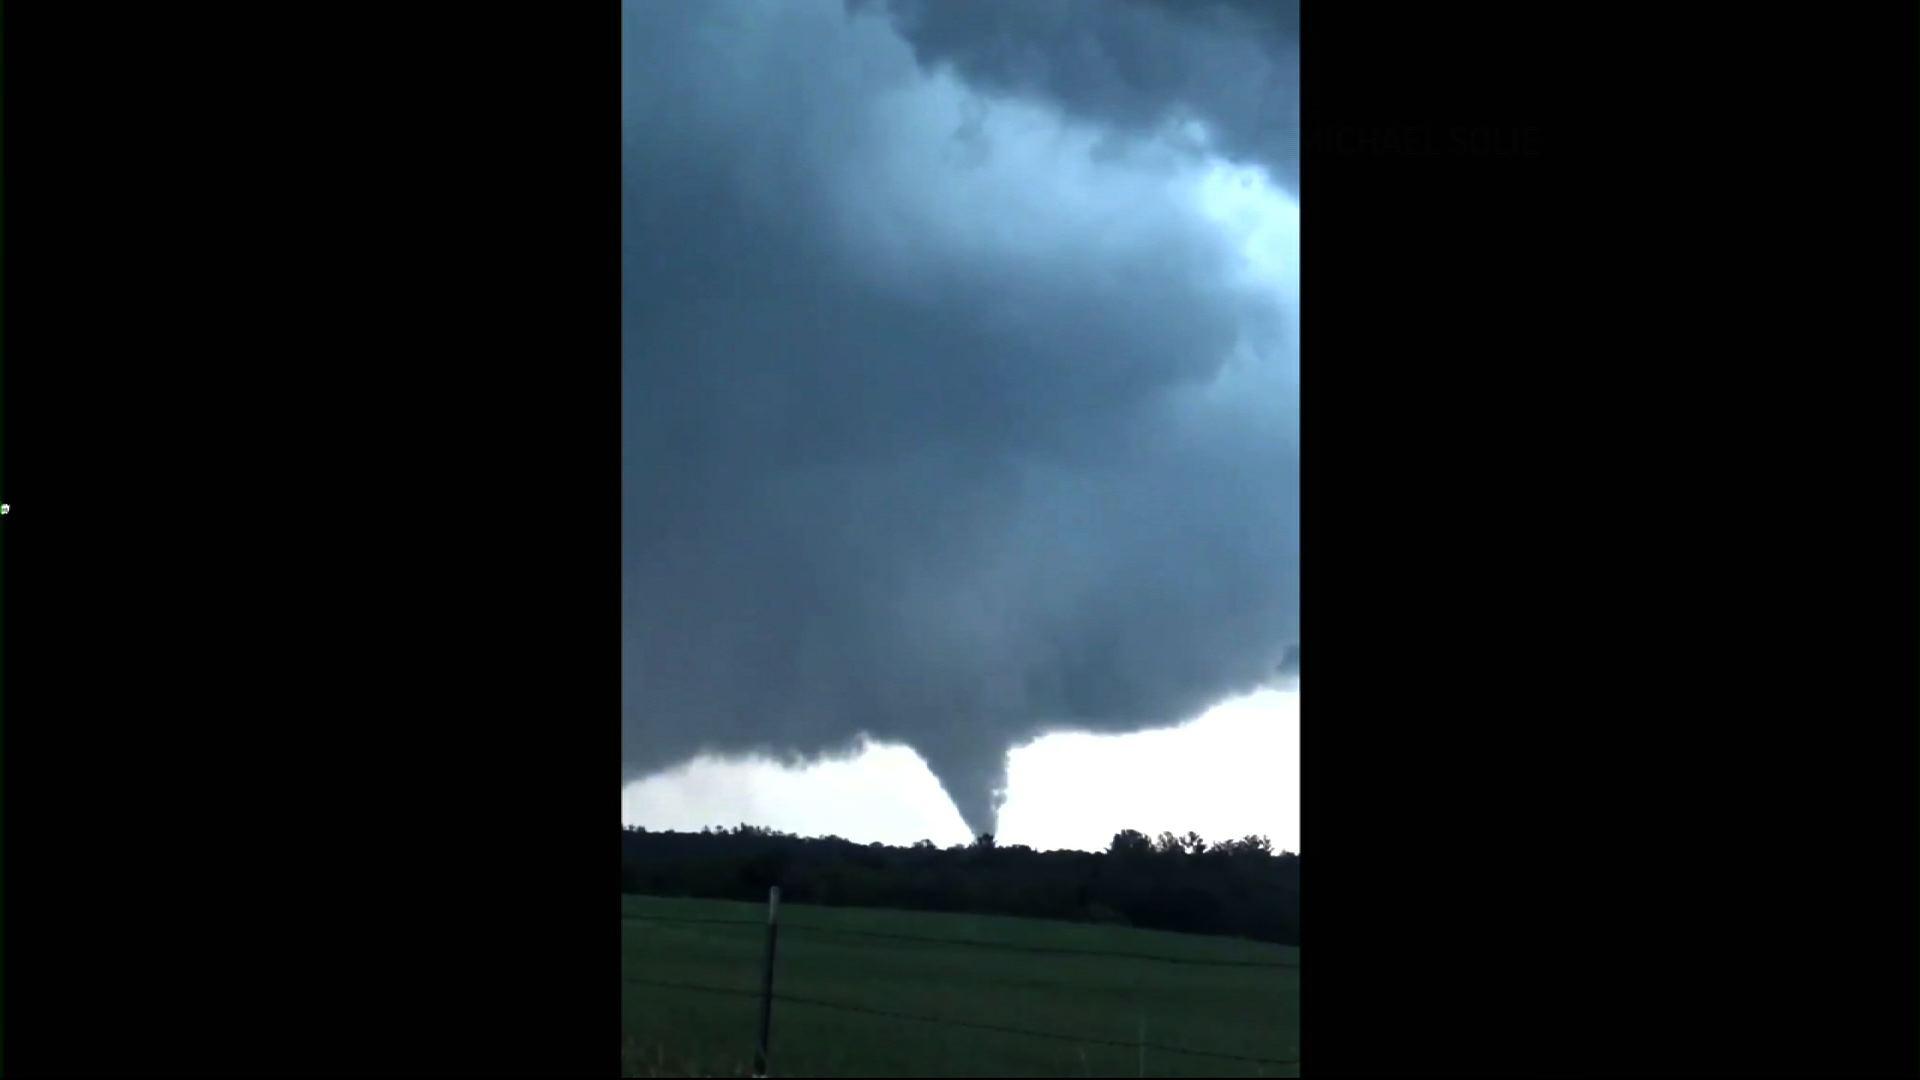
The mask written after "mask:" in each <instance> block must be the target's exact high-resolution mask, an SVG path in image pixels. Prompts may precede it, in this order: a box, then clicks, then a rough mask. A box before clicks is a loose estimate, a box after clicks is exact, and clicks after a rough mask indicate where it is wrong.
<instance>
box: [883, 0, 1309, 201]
mask: <svg viewBox="0 0 1920 1080" xmlns="http://www.w3.org/2000/svg"><path fill="white" fill-rule="evenodd" d="M848 6H849V8H850V9H852V10H867V9H871V8H877V7H884V8H885V10H887V11H888V12H889V13H890V14H891V15H892V16H893V19H894V22H895V25H896V26H898V27H899V29H900V31H901V33H902V34H904V35H905V36H906V37H907V39H908V40H909V41H910V42H912V44H913V48H914V52H915V54H916V55H917V56H918V57H919V58H920V60H921V61H922V62H923V63H925V64H942V63H945V64H951V65H953V66H954V67H955V68H956V69H957V70H958V71H959V72H960V73H961V74H962V75H963V76H964V77H966V78H967V79H968V80H970V81H972V82H975V83H978V84H979V85H981V86H983V87H990V88H993V89H996V90H1000V91H1004V92H1008V93H1013V94H1022V95H1032V96H1040V97H1046V98H1049V99H1052V100H1054V101H1057V102H1059V103H1060V104H1061V105H1063V106H1064V107H1066V108H1067V109H1070V110H1072V111H1074V112H1075V113H1077V114H1080V115H1082V116H1085V117H1088V118H1091V119H1095V120H1098V121H1101V122H1103V123H1108V124H1112V125H1116V126H1118V127H1121V128H1123V129H1126V130H1129V131H1146V130H1151V129H1153V128H1156V127H1159V126H1161V125H1165V124H1167V123H1169V122H1174V121H1178V120H1179V119H1181V118H1184V117H1189V116H1191V117H1194V118H1198V119H1200V120H1202V121H1203V122H1205V123H1206V124H1207V125H1208V126H1209V127H1210V128H1211V129H1212V131H1213V135H1214V139H1215V142H1216V145H1217V146H1218V148H1219V149H1220V150H1221V151H1223V152H1225V153H1227V154H1229V155H1232V156H1235V157H1239V158H1242V159H1245V160H1248V161H1252V162H1258V163H1260V164H1263V165H1265V166H1267V168H1268V169H1269V170H1270V171H1271V173H1272V175H1273V177H1274V178H1275V180H1276V181H1278V182H1280V183H1282V184H1284V185H1285V186H1286V187H1287V188H1288V189H1290V190H1295V189H1297V187H1298V183H1299V168H1300V152H1299V146H1300V139H1299V131H1300V105H1299V86H1300V4H1299V0H848Z"/></svg>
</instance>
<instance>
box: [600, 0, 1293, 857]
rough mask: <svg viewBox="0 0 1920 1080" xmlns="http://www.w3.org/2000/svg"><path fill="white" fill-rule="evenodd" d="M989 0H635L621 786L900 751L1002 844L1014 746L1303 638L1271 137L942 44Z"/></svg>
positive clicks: (1139, 703)
mask: <svg viewBox="0 0 1920 1080" xmlns="http://www.w3.org/2000/svg"><path fill="white" fill-rule="evenodd" d="M1030 6H1031V7H1032V8H1034V9H1048V8H1050V7H1051V5H1030ZM1113 6H1114V7H1116V8H1131V7H1132V6H1134V5H1132V4H1129V3H1125V2H1122V0H1114V3H1113ZM1202 6H1203V5H1202ZM1189 7H1194V8H1195V10H1193V11H1189V10H1187V8H1189ZM1198 7H1200V6H1195V5H1167V4H1160V5H1154V6H1153V14H1152V16H1151V17H1152V18H1154V19H1161V20H1169V19H1170V20H1172V22H1170V23H1168V25H1169V26H1171V27H1173V28H1174V30H1175V31H1176V32H1178V33H1185V34H1187V35H1188V37H1187V38H1183V39H1181V40H1180V42H1178V43H1176V44H1175V46H1174V52H1173V54H1172V55H1173V56H1175V57H1176V58H1177V62H1179V63H1187V62H1189V61H1194V60H1195V58H1196V57H1198V55H1199V53H1200V52H1201V51H1203V50H1204V48H1206V47H1209V46H1208V44H1207V43H1209V42H1214V43H1216V45H1217V46H1218V48H1220V50H1221V51H1220V52H1219V54H1218V56H1217V57H1216V59H1218V61H1219V62H1220V63H1223V64H1241V65H1254V67H1252V68H1249V69H1248V70H1255V69H1257V70H1258V71H1260V72H1266V71H1267V67H1266V66H1264V65H1268V64H1269V63H1270V62H1271V63H1280V62H1281V61H1278V60H1272V61H1270V59H1269V58H1268V57H1267V54H1266V53H1264V52H1261V51H1260V50H1258V49H1255V50H1252V51H1249V50H1248V49H1247V48H1245V47H1243V45H1240V44H1235V43H1234V42H1233V41H1231V40H1229V41H1228V42H1227V43H1226V44H1224V45H1219V44H1218V40H1219V39H1221V35H1220V32H1219V30H1218V26H1217V25H1216V24H1217V21H1218V20H1220V19H1223V18H1229V17H1232V18H1245V16H1243V15H1242V16H1236V15H1233V12H1232V10H1229V9H1223V10H1225V12H1226V13H1225V14H1224V15H1223V14H1219V13H1213V14H1208V13H1205V12H1201V11H1199V10H1198ZM988 8H992V9H993V10H991V11H990V10H987V9H988ZM1162 9H1164V10H1162ZM976 10H978V11H980V12H981V14H980V15H979V16H978V18H981V19H983V20H989V21H990V20H992V19H995V18H1002V17H1005V16H1006V14H1007V9H1005V8H1004V7H1002V6H1000V5H978V6H976V5H975V4H972V3H951V4H930V5H925V6H924V10H923V11H922V12H921V13H920V14H919V15H917V16H915V15H914V13H913V12H911V11H908V10H906V9H905V8H904V7H902V9H901V10H890V9H885V8H882V7H879V6H876V5H865V6H863V5H853V6H851V7H850V6H848V5H845V4H843V3H840V2H839V0H819V2H797V0H796V2H781V3H773V2H769V0H702V2H701V3H698V4H674V3H655V2H632V3H629V4H627V6H626V9H625V26H624V31H623V64H624V77H623V78H624V86H623V91H622V93H623V107H624V114H625V115H624V131H623V156H624V161H623V173H624V176H623V181H622V185H623V198H624V205H623V226H622V272H623V303H622V323H623V354H624V355H623V380H624V388H623V403H622V408H623V427H624V431H623V448H622V452H623V477H624V479H623V484H624V492H623V496H624V497H623V539H622V548H623V581H622V587H623V597H622V619H623V642H622V676H623V701H622V710H623V741H622V774H623V779H624V780H631V779H633V778H635V777H638V776H641V775H645V774H647V773H650V772H653V771H657V770H659V769H662V768H669V767H672V766H675V765H678V764H680V763H682V762H685V761H687V760H689V759H691V758H692V757H694V756H695V755H697V754H700V753H703V752H707V753H718V754H733V755H742V754H748V753H754V754H772V755H776V756H781V757H785V758H788V759H791V760H801V759H810V758H815V757H819V756H822V755H833V754H839V753H844V752H848V751H850V750H852V749H854V748H855V747H856V746H857V745H858V744H859V741H860V739H861V737H862V736H871V737H872V738H875V739H879V740H884V741H898V742H904V743H906V744H907V745H909V746H911V747H913V748H914V750H916V751H917V752H918V753H919V754H920V755H921V756H922V757H923V758H925V759H926V761H927V763H928V765H929V767H930V768H931V769H932V771H933V772H934V774H935V775H936V776H937V777H939V779H940V781H941V784H942V786H943V787H944V788H945V789H946V791H947V793H948V794H949V796H950V797H951V798H952V799H953V801H954V804H955V806H956V808H958V809H959V810H960V812H961V815H962V816H963V817H964V818H965V819H966V821H967V822H968V824H969V826H970V827H972V828H974V829H978V830H986V829H991V828H992V827H993V819H994V812H995V808H996V807H997V805H998V798H999V796H998V792H999V791H1000V789H1002V788H1003V787H1004V784H1005V775H1006V757H1007V751H1008V750H1009V749H1010V748H1011V747H1013V746H1016V745H1019V744H1020V743H1022V742H1025V741H1027V740H1029V739H1031V738H1033V737H1034V736H1036V735H1038V734H1041V733H1043V732H1046V731H1052V730H1085V731H1101V732H1118V731H1129V730H1136V729H1139V728H1143V727H1150V726H1164V725H1166V724H1168V723H1172V722H1176V721H1178V720H1181V719H1184V718H1186V717H1190V716H1193V715H1196V714H1198V713H1199V712H1201V711H1202V710H1204V709H1205V708H1206V707H1207V706H1209V705H1211V704H1212V703H1214V702H1216V701H1219V700H1221V699H1222V698H1225V697H1228V696H1231V695H1233V694H1236V693H1240V692H1244V691H1246V690H1248V689H1251V688H1254V687H1257V686H1260V685H1266V684H1269V683H1270V682H1271V681H1272V680H1273V679H1274V678H1275V677H1276V672H1277V671H1280V670H1281V669H1282V668H1285V667H1289V666H1291V664H1292V663H1293V662H1294V661H1293V659H1292V657H1294V656H1297V652H1292V651H1291V650H1295V649H1297V637H1298V629H1297V628H1298V599H1297V597H1298V591H1297V584H1298V565H1299V559H1298V505H1299V500H1298V483H1297V472H1298V430H1299V425H1298V359H1297V357H1298V351H1297V338H1298V336H1297V300H1296V297H1297V271H1296V265H1297V257H1296V255H1295V250H1296V244H1297V220H1298V218H1297V204H1295V203H1294V202H1292V201H1291V200H1290V199H1289V198H1287V197H1286V196H1284V195H1283V194H1281V193H1279V192H1278V191H1276V190H1275V189H1274V188H1273V187H1271V186H1269V185H1268V184H1267V180H1266V177H1265V176H1263V175H1262V174H1260V173H1258V172H1257V171H1252V170H1245V169H1241V170H1236V169H1234V168H1233V167H1232V166H1231V164H1230V162H1232V161H1236V160H1238V161H1248V160H1249V157H1254V158H1258V161H1257V162H1251V163H1257V164H1261V165H1263V166H1272V165H1273V164H1274V162H1276V161H1280V160H1281V158H1279V157H1270V156H1263V155H1270V154H1277V153H1278V151H1277V150H1276V149H1275V147H1277V146H1279V142H1277V141H1274V140H1273V139H1270V138H1268V137H1267V136H1265V135H1262V134H1261V130H1260V129H1259V128H1258V127H1257V126H1246V125H1238V124H1236V122H1235V120H1234V119H1233V118H1234V117H1236V116H1240V115H1242V114H1241V113H1238V112H1232V111H1229V110H1228V109H1227V105H1224V104H1220V102H1222V101H1226V102H1228V103H1229V104H1230V103H1231V102H1230V100H1229V99H1228V98H1220V99H1219V100H1217V101H1213V103H1212V104H1206V103H1204V102H1201V101H1200V99H1201V98H1202V97H1204V95H1203V94H1202V93H1201V91H1200V90H1193V91H1191V92H1185V91H1183V92H1182V94H1173V93H1171V92H1170V91H1169V92H1168V94H1167V100H1169V101H1175V102H1178V104H1175V105H1169V106H1167V107H1166V108H1165V109H1161V110H1159V111H1155V110H1154V109H1152V108H1149V107H1148V105H1147V99H1146V98H1145V97H1139V98H1138V100H1137V101H1134V100H1133V99H1129V101H1132V103H1131V104H1127V105H1126V106H1125V107H1124V108H1115V107H1109V106H1108V105H1105V104H1101V102H1105V101H1106V100H1107V99H1106V98H1103V97H1098V96H1097V95H1096V96H1089V95H1087V94H1085V93H1081V92H1079V91H1077V90H1074V89H1072V88H1071V87H1072V86H1076V85H1078V84H1077V83H1072V82H1071V81H1069V82H1066V83H1062V82H1061V81H1060V80H1057V79H1056V80H1052V81H1048V80H1041V81H1040V82H1039V83H1034V84H1031V85H1030V82H1031V80H1029V81H1021V80H1020V79H1013V80H1009V79H1006V78H1002V77H1000V76H999V75H997V74H996V73H995V71H994V70H991V65H989V66H988V68H989V69H982V68H981V66H980V65H979V64H973V65H971V66H970V65H969V64H968V63H960V62H948V61H947V60H946V59H942V58H943V57H953V56H957V55H960V54H961V53H964V52H967V50H965V49H963V48H960V46H959V45H958V44H956V43H957V42H959V41H960V40H961V39H962V38H964V35H963V34H961V33H960V32H959V31H957V30H954V29H952V26H953V25H954V20H959V19H962V18H963V16H964V13H966V12H970V11H976ZM927 12H932V13H933V14H932V15H931V16H928V15H927V14H926V13H927ZM910 16H912V17H911V18H910ZM914 18H917V19H918V20H919V21H917V22H915V21H914ZM929 18H932V19H933V20H935V21H936V22H937V23H938V25H939V26H941V27H946V28H947V29H946V30H944V31H943V33H942V34H939V35H933V34H932V31H930V30H929V29H928V28H929V25H930V23H929V21H928V19H929ZM1182 28H1184V29H1182ZM916 35H918V36H916ZM930 35H931V36H930ZM936 40H937V41H939V42H941V43H943V44H940V45H938V46H937V47H933V46H930V45H929V44H928V42H932V41H936ZM1196 62H1197V61H1196ZM1011 70H1015V71H1027V70H1030V65H1029V66H1028V67H1021V66H1019V65H1015V67H1014V68H1013V69H1011ZM1127 70H1129V71H1131V70H1132V69H1127ZM1220 78H1221V79H1222V80H1224V78H1225V76H1221V77H1220ZM1149 82H1150V80H1149ZM1183 85H1184V84H1183ZM1207 85H1212V84H1207ZM1063 87H1066V88H1065V89H1063ZM1202 89H1204V87H1202ZM1288 89H1290V86H1289V87H1288ZM1140 93H1142V94H1144V93H1146V91H1145V90H1142V91H1140ZM1189 98H1192V99H1193V100H1188V99H1189ZM1209 100H1212V99H1209ZM1181 108H1187V109H1189V110H1190V111H1192V112H1193V113H1194V114H1195V115H1197V116H1198V118H1199V119H1200V121H1201V124H1202V126H1203V130H1200V131H1198V132H1196V131H1195V130H1194V129H1193V128H1192V127H1191V126H1190V125H1189V126H1187V127H1185V128H1183V127H1182V126H1181V123H1180V122H1179V120H1180V116H1181V114H1180V113H1179V109H1181ZM1209 110H1212V111H1211V112H1209ZM1245 115H1252V113H1251V112H1248V113H1246V114H1245ZM1256 136H1259V138H1256ZM1263 139H1265V140H1266V141H1262V140H1263ZM1248 140H1251V141H1248ZM1246 147H1253V148H1254V149H1252V150H1245V148H1246ZM1243 150H1244V151H1245V152H1244V153H1243Z"/></svg>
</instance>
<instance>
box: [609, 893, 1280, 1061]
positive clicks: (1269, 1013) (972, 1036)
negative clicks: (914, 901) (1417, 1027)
mask: <svg viewBox="0 0 1920 1080" xmlns="http://www.w3.org/2000/svg"><path fill="white" fill-rule="evenodd" d="M681 919H685V920H730V921H731V920H737V921H738V923H739V925H721V924H717V923H702V922H691V921H689V922H678V921H672V920H681ZM834 931H841V932H834ZM846 931H864V932H867V933H879V934H896V935H903V936H907V937H921V938H938V939H944V940H946V941H960V942H991V943H997V944H1007V945H1018V946H1024V947H1028V948H1040V949H1066V950H1087V951H1090V952H1108V953H1136V954H1145V955H1147V956H1152V957H1176V958H1181V959H1185V960H1208V961H1229V962H1232V963H1234V964H1249V963H1254V964H1263V965H1267V964H1285V965H1296V964H1297V963H1298V961H1299V955H1300V951H1299V950H1298V949H1292V948H1287V947H1286V946H1282V945H1270V944H1266V943H1263V942H1253V941H1241V940H1235V939H1229V938H1218V937H1203V936H1198V935H1192V934H1172V933H1162V932H1159V931H1151V930H1134V929H1130V928H1125V927H1113V926H1090V925H1079V924H1073V923H1058V922H1048V921H1043V920H1038V919H1014V918H1002V917H997V916H984V915H980V916H976V915H950V914H939V913H930V912H908V911H885V910H879V909H871V908H824V907H811V906H806V905H784V904H783V905H782V906H781V910H780V943H779V950H778V958H777V962H776V964H775V969H774V994H775V1001H774V1005H773V1024H772V1060H771V1066H772V1067H771V1072H772V1074H773V1075H775V1076H889V1077H891V1076H1297V1075H1298V1074H1299V1069H1298V1067H1297V1066H1294V1065H1285V1064H1275V1063H1273V1062H1274V1061H1291V1060H1294V1059H1297V1058H1298V1057H1299V1045H1300V1038H1299V1030H1300V1027H1299V1023H1300V1021H1299V1018H1300V989H1299V987H1300V982H1299V975H1300V972H1299V969H1298V967H1297V966H1206V965H1200V964H1182V963H1165V962H1160V961H1158V960H1153V959H1141V958H1135V957H1125V956H1084V955H1074V954H1065V953H1048V952H1030V953H1029V952H1017V951H1006V950H1000V949H991V948H978V947H972V946H968V945H961V944H944V943H929V942H920V941H907V940H897V939H891V938H885V937H866V936H861V935H859V934H855V933H847V932H846ZM765 943H766V906H765V905H764V904H745V903H735V902H730V901H719V900H667V899H655V898H651V897H639V896H623V897H622V898H621V945H620V947H621V974H622V980H623V985H622V988H621V1028H622V1030H621V1069H622V1073H623V1075H626V1076H749V1075H751V1073H752V1068H753V1042H754V1035H755V1032H756V1030H757V1026H758V1023H759V1000H758V995H759V987H760V972H761V963H762V955H763V950H764V948H765ZM696 987H699V988H709V989H695V988H696ZM723 991H732V992H730V993H729V992H723ZM781 995H788V996H791V997H795V998H803V999H808V1000H805V1001H786V1000H780V996H781ZM823 1003H826V1004H823ZM829 1005H842V1006H853V1007H855V1008H859V1009H866V1010H873V1011H872V1012H857V1011H851V1010H849V1009H845V1008H834V1007H829ZM882 1014H893V1015H882ZM908 1017H929V1018H937V1019H939V1020H942V1021H948V1022H947V1023H929V1022H924V1021H922V1020H919V1019H909V1018H908ZM954 1021H958V1022H964V1023H968V1024H975V1025H983V1026H984V1027H987V1028H993V1027H1000V1028H1017V1029H1024V1030H1025V1031H1039V1032H1048V1033H1054V1034H1058V1035H1063V1036H1068V1038H1044V1037H1040V1036H1038V1035H1033V1034H1024V1033H1015V1032H1007V1031H994V1030H982V1029H981V1028H976V1027H961V1026H956V1025H955V1024H954V1023H951V1022H954ZM1143 1033H1144V1038H1143ZM1103 1040H1104V1041H1103ZM1109 1043H1113V1044H1118V1045H1109ZM1156 1044H1158V1045H1156ZM1163 1047H1181V1048H1188V1049H1192V1050H1209V1051H1218V1052H1220V1053H1223V1054H1233V1055H1240V1056H1242V1057H1246V1058H1265V1059H1272V1060H1270V1061H1247V1060H1234V1059H1232V1058H1225V1057H1213V1056H1202V1055H1198V1054H1186V1053H1175V1052H1172V1051H1170V1050H1168V1049H1164V1048H1163Z"/></svg>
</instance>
